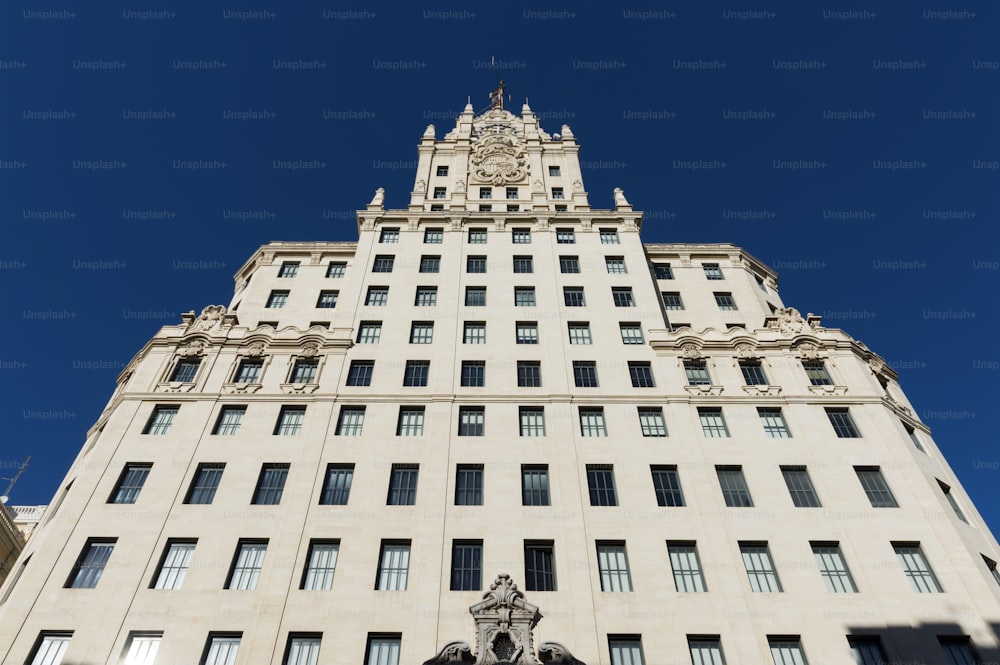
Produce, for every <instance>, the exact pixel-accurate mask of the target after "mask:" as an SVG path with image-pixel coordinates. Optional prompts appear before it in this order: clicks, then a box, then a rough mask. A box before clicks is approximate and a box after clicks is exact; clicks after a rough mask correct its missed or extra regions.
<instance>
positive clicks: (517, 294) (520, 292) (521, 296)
mask: <svg viewBox="0 0 1000 665" xmlns="http://www.w3.org/2000/svg"><path fill="white" fill-rule="evenodd" d="M514 306H515V307H534V306H535V287H533V286H515V287H514Z"/></svg>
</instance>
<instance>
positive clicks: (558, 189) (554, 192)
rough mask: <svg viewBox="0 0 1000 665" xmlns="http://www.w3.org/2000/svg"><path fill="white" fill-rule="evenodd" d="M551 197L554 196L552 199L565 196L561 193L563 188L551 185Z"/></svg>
mask: <svg viewBox="0 0 1000 665" xmlns="http://www.w3.org/2000/svg"><path fill="white" fill-rule="evenodd" d="M552 198H554V199H564V198H566V196H565V195H564V194H563V188H562V187H553V188H552Z"/></svg>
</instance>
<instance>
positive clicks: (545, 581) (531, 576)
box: [524, 540, 556, 591]
mask: <svg viewBox="0 0 1000 665" xmlns="http://www.w3.org/2000/svg"><path fill="white" fill-rule="evenodd" d="M524 581H525V583H524V588H525V590H527V591H555V590H556V558H555V546H554V545H553V543H552V541H551V540H526V541H524Z"/></svg>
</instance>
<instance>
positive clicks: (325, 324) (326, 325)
mask: <svg viewBox="0 0 1000 665" xmlns="http://www.w3.org/2000/svg"><path fill="white" fill-rule="evenodd" d="M316 326H319V327H320V328H326V329H327V330H329V329H330V322H329V321H310V322H309V327H310V328H313V327H316Z"/></svg>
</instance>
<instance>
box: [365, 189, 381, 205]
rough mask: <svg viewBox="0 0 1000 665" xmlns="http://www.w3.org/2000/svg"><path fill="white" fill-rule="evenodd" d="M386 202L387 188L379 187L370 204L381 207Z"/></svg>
mask: <svg viewBox="0 0 1000 665" xmlns="http://www.w3.org/2000/svg"><path fill="white" fill-rule="evenodd" d="M384 203H385V188H384V187H379V188H378V189H376V190H375V196H373V197H372V200H371V202H370V203H369V204H368V205H369V206H370V207H375V208H381V207H382V206H383V204H384Z"/></svg>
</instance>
